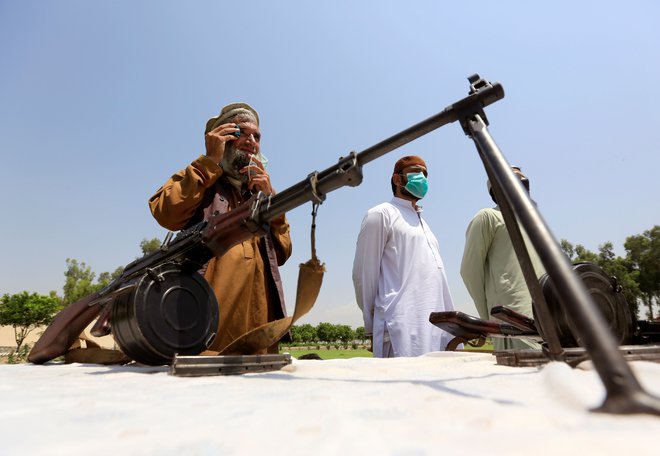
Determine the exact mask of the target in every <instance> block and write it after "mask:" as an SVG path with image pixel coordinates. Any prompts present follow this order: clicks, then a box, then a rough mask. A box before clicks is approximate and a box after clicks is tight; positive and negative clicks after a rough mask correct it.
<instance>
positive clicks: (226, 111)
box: [204, 103, 259, 134]
mask: <svg viewBox="0 0 660 456" xmlns="http://www.w3.org/2000/svg"><path fill="white" fill-rule="evenodd" d="M239 114H244V115H246V116H249V117H253V118H254V119H255V120H256V121H257V125H259V114H257V111H255V109H254V108H253V107H252V106H250V105H249V104H247V103H231V104H228V105H227V106H225V107H224V108H222V110H221V111H220V114H218V115H217V116H215V117H211V118H210V119H209V120H208V122H206V130H204V134H206V133H208V132H209V131H211V130H213V129H214V128H217V127H218V126H219V125H222V124H223V123H226V122H227V121H228V120H229V119H232V118H234V117H236V116H237V115H239Z"/></svg>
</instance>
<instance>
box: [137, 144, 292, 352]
mask: <svg viewBox="0 0 660 456" xmlns="http://www.w3.org/2000/svg"><path fill="white" fill-rule="evenodd" d="M248 197H249V195H241V194H240V192H239V191H238V190H237V189H236V188H235V187H233V186H232V185H231V184H230V183H229V181H228V180H227V177H226V176H225V175H224V174H223V171H222V168H220V166H218V164H216V163H215V162H214V161H213V160H211V159H209V158H208V157H206V156H204V155H202V156H200V157H199V158H197V159H196V160H195V161H193V162H192V163H191V164H190V165H189V166H188V167H186V168H185V169H183V170H181V171H179V172H178V173H176V174H174V175H173V176H172V177H171V178H170V179H169V180H168V181H167V182H166V183H165V185H163V186H162V187H161V188H160V189H159V190H158V191H157V192H156V193H155V194H154V195H153V196H152V197H151V198H150V199H149V207H150V209H151V213H152V214H153V216H154V217H155V218H156V220H157V221H158V223H159V224H160V225H162V226H163V227H165V228H167V229H169V230H173V231H175V230H181V229H183V228H186V227H189V226H191V225H193V224H195V223H198V222H200V221H202V220H204V219H205V218H207V217H208V216H210V215H212V214H213V213H224V212H228V211H231V210H232V209H233V208H236V207H238V206H239V205H240V204H241V203H243V202H244V201H245V200H246V199H247V198H248ZM290 255H291V238H290V235H289V224H288V222H287V220H286V218H285V217H284V216H280V217H278V218H276V219H274V220H272V221H271V223H270V233H269V234H268V235H266V236H264V237H263V238H259V237H254V238H252V239H250V240H248V241H245V242H242V243H241V244H238V245H235V246H234V247H232V248H231V249H230V250H229V251H228V252H227V253H226V254H225V255H223V256H221V257H215V258H213V259H211V261H210V262H209V264H208V267H207V268H206V272H205V274H204V277H205V278H206V280H207V281H208V282H209V284H210V285H211V287H212V288H213V290H214V291H215V295H216V298H217V300H218V305H219V310H220V312H219V327H218V335H217V337H216V339H215V341H214V342H213V344H212V345H211V346H210V347H209V349H210V350H216V351H222V350H223V348H224V347H226V346H227V345H229V344H230V343H231V342H232V341H234V340H235V339H237V338H238V337H240V336H241V335H243V334H244V333H246V332H248V331H250V330H252V329H254V328H256V327H258V326H261V325H263V324H265V323H268V322H269V321H273V320H276V319H279V318H283V317H284V316H286V308H285V306H284V295H283V292H282V283H281V279H280V275H279V271H278V266H281V265H282V264H284V262H285V261H286V260H287V259H288V258H289V256H290ZM277 349H278V347H277V344H275V345H274V346H272V347H270V348H269V349H268V350H267V352H269V353H277ZM264 352H265V351H264Z"/></svg>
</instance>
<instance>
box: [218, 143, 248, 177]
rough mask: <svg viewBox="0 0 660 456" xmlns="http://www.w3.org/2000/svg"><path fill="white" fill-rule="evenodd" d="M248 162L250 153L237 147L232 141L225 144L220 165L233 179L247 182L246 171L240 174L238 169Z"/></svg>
mask: <svg viewBox="0 0 660 456" xmlns="http://www.w3.org/2000/svg"><path fill="white" fill-rule="evenodd" d="M249 164H250V154H248V153H247V152H244V151H242V150H239V149H237V148H236V147H235V146H234V145H233V144H232V143H229V144H226V145H225V153H224V155H223V156H222V161H221V162H220V166H221V167H222V169H223V170H224V172H225V173H227V174H229V176H231V177H233V178H234V179H238V180H240V181H241V182H243V183H245V184H247V182H248V175H247V173H245V174H241V173H240V172H239V171H240V170H241V169H243V168H245V167H246V166H248V165H249Z"/></svg>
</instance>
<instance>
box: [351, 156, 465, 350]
mask: <svg viewBox="0 0 660 456" xmlns="http://www.w3.org/2000/svg"><path fill="white" fill-rule="evenodd" d="M427 176H428V171H427V168H426V163H424V160H422V159H421V158H420V157H417V156H414V155H413V156H407V157H403V158H401V159H400V160H398V161H397V162H396V164H395V165H394V173H393V174H392V178H391V186H392V193H393V194H394V197H393V198H392V200H391V201H390V202H387V203H382V204H379V205H378V206H375V207H373V208H371V209H369V211H368V212H367V215H366V216H365V217H364V219H363V221H362V226H361V227H360V234H359V235H358V240H357V245H356V249H355V259H354V261H353V284H354V286H355V297H356V300H357V304H358V306H359V307H360V308H361V309H362V315H363V319H364V330H365V334H367V335H368V336H371V337H372V349H373V354H374V357H378V358H392V357H399V356H419V355H422V354H424V353H428V352H432V351H439V350H444V349H445V347H446V346H447V343H448V342H449V341H450V340H451V338H452V336H451V335H449V334H447V333H446V332H444V331H442V330H441V329H440V328H437V327H436V326H434V325H433V324H431V323H430V322H429V315H430V314H431V313H432V312H442V311H451V310H454V304H453V301H452V298H451V294H450V293H449V285H448V284H447V277H446V275H445V269H444V265H443V263H442V258H441V257H440V249H439V246H438V241H437V239H436V238H435V236H434V235H433V233H432V232H431V228H430V227H429V225H428V223H426V221H425V220H424V219H423V218H422V208H421V207H420V206H418V205H417V202H418V201H419V200H420V199H422V198H424V196H425V195H426V192H427V190H428V181H427Z"/></svg>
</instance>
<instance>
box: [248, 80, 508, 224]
mask: <svg viewBox="0 0 660 456" xmlns="http://www.w3.org/2000/svg"><path fill="white" fill-rule="evenodd" d="M468 80H469V81H470V82H471V85H470V88H471V90H470V94H469V95H468V96H467V97H465V98H463V99H461V100H459V101H457V102H456V103H454V104H452V105H450V106H448V107H446V108H445V109H444V110H442V111H441V112H440V113H438V114H436V115H434V116H431V117H429V118H428V119H426V120H423V121H421V122H419V123H417V124H415V125H413V126H411V127H409V128H407V129H405V130H403V131H401V132H399V133H397V134H395V135H392V136H390V137H389V138H387V139H385V140H383V141H381V142H379V143H378V144H375V145H373V146H371V147H369V148H367V149H365V150H363V151H362V152H360V153H355V152H351V154H350V155H349V156H347V157H340V158H339V162H338V163H337V164H336V165H333V166H331V167H329V168H327V169H325V170H323V171H321V172H314V173H311V174H310V175H309V176H307V178H306V179H305V180H302V181H300V182H298V183H297V184H295V185H293V186H291V187H289V188H287V189H286V190H284V191H282V192H281V193H278V194H277V195H274V196H271V197H267V196H262V197H260V198H259V201H258V202H257V211H256V213H254V214H253V222H254V223H255V225H257V226H260V225H263V224H264V223H268V222H269V221H270V220H272V219H273V218H275V217H277V216H279V215H281V214H284V213H286V212H288V211H289V210H291V209H295V208H296V207H298V206H302V205H303V204H305V203H307V202H309V201H314V202H322V201H323V200H324V199H325V195H326V194H327V193H330V192H332V191H334V190H337V189H338V188H340V187H344V186H347V185H348V186H352V187H355V186H357V185H360V183H361V182H362V166H363V165H365V164H366V163H369V162H371V161H373V160H375V159H377V158H379V157H381V156H383V155H385V154H387V153H389V152H391V151H393V150H394V149H397V148H399V147H401V146H403V145H405V144H408V143H409V142H411V141H414V140H415V139H417V138H419V137H421V136H424V135H426V134H427V133H430V132H432V131H434V130H437V129H438V128H440V127H442V126H444V125H447V124H449V123H452V122H455V121H457V120H461V119H463V118H464V117H465V115H466V114H469V113H471V112H474V113H482V117H483V108H484V107H486V106H488V105H490V104H492V103H495V102H496V101H498V100H501V99H502V98H504V88H503V87H502V85H501V84H500V83H498V82H495V83H492V84H491V83H489V82H487V81H485V80H483V79H481V78H479V76H478V75H472V76H470V77H469V78H468Z"/></svg>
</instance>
